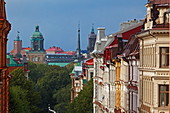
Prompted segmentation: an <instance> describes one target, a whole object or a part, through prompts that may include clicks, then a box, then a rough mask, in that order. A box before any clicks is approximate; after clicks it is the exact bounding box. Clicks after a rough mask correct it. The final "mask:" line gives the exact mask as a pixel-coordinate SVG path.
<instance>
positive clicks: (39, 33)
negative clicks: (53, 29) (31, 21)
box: [32, 25, 43, 38]
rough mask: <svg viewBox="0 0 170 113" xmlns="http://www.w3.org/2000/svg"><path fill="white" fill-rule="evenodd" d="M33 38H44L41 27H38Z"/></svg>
mask: <svg viewBox="0 0 170 113" xmlns="http://www.w3.org/2000/svg"><path fill="white" fill-rule="evenodd" d="M32 38H43V35H42V34H41V32H40V31H39V26H38V25H36V27H35V32H34V33H33V34H32Z"/></svg>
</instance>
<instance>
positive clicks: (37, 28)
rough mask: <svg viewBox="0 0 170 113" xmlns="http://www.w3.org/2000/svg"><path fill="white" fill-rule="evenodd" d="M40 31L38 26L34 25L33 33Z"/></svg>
mask: <svg viewBox="0 0 170 113" xmlns="http://www.w3.org/2000/svg"><path fill="white" fill-rule="evenodd" d="M39 31H40V30H39V26H38V24H37V25H36V27H35V32H39Z"/></svg>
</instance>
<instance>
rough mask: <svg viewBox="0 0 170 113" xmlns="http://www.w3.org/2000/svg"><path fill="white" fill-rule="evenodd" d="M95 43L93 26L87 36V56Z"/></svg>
mask: <svg viewBox="0 0 170 113" xmlns="http://www.w3.org/2000/svg"><path fill="white" fill-rule="evenodd" d="M95 42H96V34H95V32H94V26H92V30H91V33H90V34H89V36H88V47H87V50H88V55H90V53H91V52H92V51H93V50H94V45H95Z"/></svg>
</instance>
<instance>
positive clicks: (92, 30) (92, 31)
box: [91, 24, 94, 33]
mask: <svg viewBox="0 0 170 113" xmlns="http://www.w3.org/2000/svg"><path fill="white" fill-rule="evenodd" d="M91 33H94V24H92V29H91Z"/></svg>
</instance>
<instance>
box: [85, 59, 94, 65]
mask: <svg viewBox="0 0 170 113" xmlns="http://www.w3.org/2000/svg"><path fill="white" fill-rule="evenodd" d="M84 64H85V65H94V62H93V58H91V59H89V60H87V61H86V62H85V63H84Z"/></svg>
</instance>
